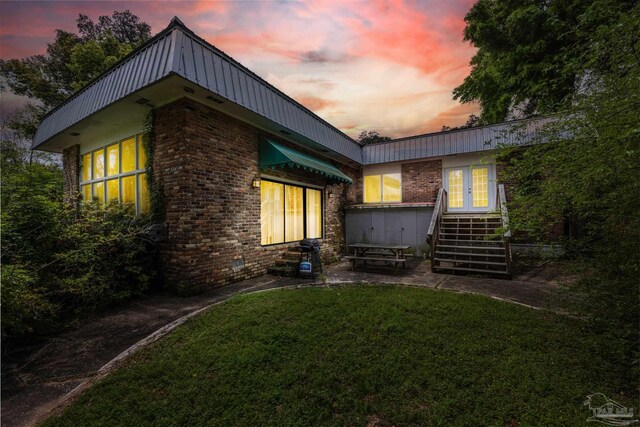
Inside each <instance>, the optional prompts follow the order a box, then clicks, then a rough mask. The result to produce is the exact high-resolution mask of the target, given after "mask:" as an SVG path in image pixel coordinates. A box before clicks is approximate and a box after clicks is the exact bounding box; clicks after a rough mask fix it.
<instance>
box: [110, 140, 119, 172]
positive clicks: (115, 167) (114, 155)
mask: <svg viewBox="0 0 640 427" xmlns="http://www.w3.org/2000/svg"><path fill="white" fill-rule="evenodd" d="M118 151H119V150H118V144H113V145H110V146H108V147H107V176H113V175H118V173H120V170H119V169H120V162H119V161H118V157H119V156H118V154H119V153H118Z"/></svg>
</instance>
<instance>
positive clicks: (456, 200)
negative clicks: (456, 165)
mask: <svg viewBox="0 0 640 427" xmlns="http://www.w3.org/2000/svg"><path fill="white" fill-rule="evenodd" d="M447 175H448V176H447V179H448V182H449V194H448V200H449V207H450V208H462V207H464V191H463V190H464V189H463V188H462V187H463V177H462V170H461V169H457V170H450V171H449V173H448V174H447Z"/></svg>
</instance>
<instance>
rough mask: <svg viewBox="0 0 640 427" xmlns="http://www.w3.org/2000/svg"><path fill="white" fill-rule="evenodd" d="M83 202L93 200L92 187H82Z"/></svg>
mask: <svg viewBox="0 0 640 427" xmlns="http://www.w3.org/2000/svg"><path fill="white" fill-rule="evenodd" d="M82 200H84V201H85V202H88V201H90V200H91V185H88V184H87V185H83V186H82Z"/></svg>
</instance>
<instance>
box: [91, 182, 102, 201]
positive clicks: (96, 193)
mask: <svg viewBox="0 0 640 427" xmlns="http://www.w3.org/2000/svg"><path fill="white" fill-rule="evenodd" d="M93 198H94V199H98V203H100V204H103V203H104V181H103V182H96V183H94V184H93Z"/></svg>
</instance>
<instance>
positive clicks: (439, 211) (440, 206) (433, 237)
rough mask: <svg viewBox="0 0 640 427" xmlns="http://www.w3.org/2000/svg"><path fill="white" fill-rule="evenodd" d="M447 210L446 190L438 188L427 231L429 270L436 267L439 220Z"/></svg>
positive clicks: (433, 269)
mask: <svg viewBox="0 0 640 427" xmlns="http://www.w3.org/2000/svg"><path fill="white" fill-rule="evenodd" d="M446 211H447V192H446V191H445V189H444V188H440V189H438V197H437V198H436V204H435V206H434V208H433V215H432V216H431V223H430V224H429V230H428V231H427V244H428V245H429V258H430V259H431V271H432V272H434V271H435V269H436V261H435V258H436V246H437V244H438V241H439V240H440V222H441V221H442V215H443V214H444V213H445V212H446Z"/></svg>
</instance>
